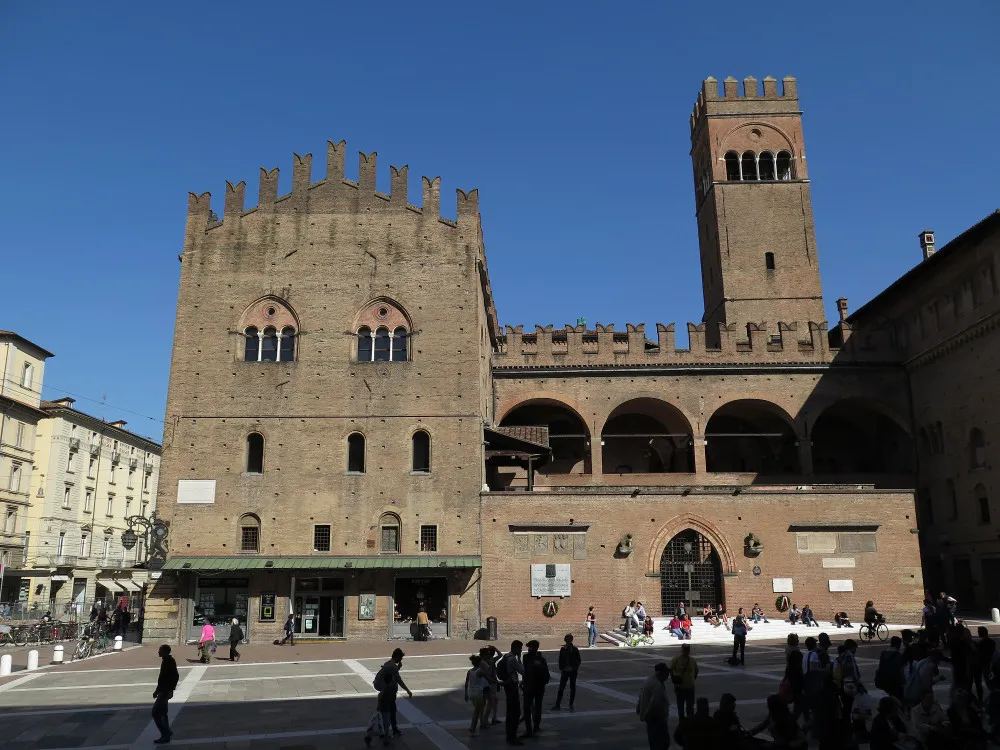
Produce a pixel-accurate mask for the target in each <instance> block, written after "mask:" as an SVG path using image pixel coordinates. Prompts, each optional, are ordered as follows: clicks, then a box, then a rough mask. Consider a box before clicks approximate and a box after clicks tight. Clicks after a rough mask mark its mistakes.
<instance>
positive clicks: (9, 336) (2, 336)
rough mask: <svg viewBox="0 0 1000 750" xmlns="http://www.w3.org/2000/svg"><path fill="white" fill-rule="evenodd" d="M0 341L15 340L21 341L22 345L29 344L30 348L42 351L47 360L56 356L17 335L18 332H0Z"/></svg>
mask: <svg viewBox="0 0 1000 750" xmlns="http://www.w3.org/2000/svg"><path fill="white" fill-rule="evenodd" d="M0 339H15V340H17V341H20V342H21V343H22V344H27V345H28V346H30V347H32V348H33V349H37V350H38V351H40V352H41V353H42V355H43V356H44V358H45V359H48V358H49V357H54V356H56V355H55V354H53V353H52V352H50V351H49V350H48V349H45V348H43V347H41V346H39V345H38V344H36V343H35V342H34V341H31V340H29V339H26V338H24V336H22V335H21V334H19V333H17V332H16V331H0Z"/></svg>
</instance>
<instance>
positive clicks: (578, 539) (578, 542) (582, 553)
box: [573, 534, 587, 560]
mask: <svg viewBox="0 0 1000 750" xmlns="http://www.w3.org/2000/svg"><path fill="white" fill-rule="evenodd" d="M573 559H574V560H586V559H587V535H586V534H574V535H573Z"/></svg>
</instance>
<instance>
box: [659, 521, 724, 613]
mask: <svg viewBox="0 0 1000 750" xmlns="http://www.w3.org/2000/svg"><path fill="white" fill-rule="evenodd" d="M721 601H722V564H721V562H720V561H719V555H718V553H717V552H716V551H715V550H714V549H713V547H712V543H711V542H710V541H709V540H708V539H706V538H705V537H704V536H702V535H701V534H699V533H698V532H696V531H691V530H688V531H682V532H681V533H680V534H678V535H677V536H675V537H674V538H673V539H671V540H670V541H669V542H668V543H667V546H666V547H665V548H664V550H663V555H662V556H661V557H660V606H661V607H662V613H663V615H665V616H670V615H673V613H674V612H676V611H677V607H678V605H679V604H680V603H681V602H684V603H685V604H686V605H687V610H688V614H689V615H691V616H692V618H694V616H695V613H696V612H697V611H698V610H700V609H701V608H702V607H704V606H705V605H706V604H710V605H715V604H718V603H719V602H721Z"/></svg>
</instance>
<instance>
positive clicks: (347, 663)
mask: <svg viewBox="0 0 1000 750" xmlns="http://www.w3.org/2000/svg"><path fill="white" fill-rule="evenodd" d="M826 630H827V632H830V631H829V629H826ZM756 632H757V631H756V630H755V631H754V633H756ZM754 633H751V637H750V642H749V643H748V646H747V664H746V666H745V667H730V666H728V665H727V664H726V663H725V658H726V657H727V656H728V655H729V653H730V648H731V647H729V646H728V644H700V645H694V646H693V648H692V652H693V655H694V657H695V658H696V660H697V661H698V662H699V666H700V675H699V678H698V683H697V691H698V694H699V695H700V696H705V697H707V698H709V700H710V701H711V702H712V704H713V706H714V705H715V704H716V703H717V701H718V698H719V696H720V695H721V694H722V693H723V692H731V693H733V694H734V695H736V697H737V699H738V711H739V714H740V717H741V719H742V721H743V724H744V725H745V726H751V725H752V724H754V723H756V722H757V721H759V720H760V719H761V718H763V716H764V715H765V702H766V698H767V696H768V695H769V694H771V693H773V692H775V691H776V690H777V686H778V683H779V682H780V680H781V676H782V673H783V670H784V652H783V647H782V644H781V643H780V642H775V641H766V640H764V639H762V638H757V639H755V638H754ZM831 635H832V636H833V637H834V641H835V642H838V641H840V640H842V639H843V638H846V637H847V634H846V633H844V634H843V635H838V633H837V632H836V630H835V629H834V630H833V632H832V633H831ZM852 635H853V634H852ZM397 645H401V647H402V648H403V649H404V651H406V653H407V655H406V657H405V659H404V661H403V669H402V672H401V675H402V677H403V679H404V680H405V681H406V683H407V684H408V686H409V687H410V688H411V689H412V690H413V692H414V697H413V699H412V700H407V699H405V698H401V699H400V700H399V702H398V710H399V721H400V728H401V729H402V731H403V736H402V737H400V738H398V739H397V740H394V741H393V742H392V747H395V748H397V750H434V749H437V748H444V749H445V750H462V749H463V748H470V749H478V748H483V749H484V750H493V749H494V748H500V747H505V745H504V734H503V727H502V725H500V726H496V727H491V728H490V729H489V730H487V731H485V732H482V733H481V736H479V737H475V738H473V737H470V735H469V732H468V723H469V716H470V709H469V706H468V705H467V704H466V703H465V701H464V696H463V684H464V679H465V673H466V671H467V670H468V668H469V662H468V654H469V653H471V652H472V651H473V650H475V649H478V648H479V647H480V646H481V645H482V644H481V643H479V642H464V641H444V640H442V641H431V642H428V643H403V644H396V643H385V642H384V641H383V642H371V643H355V642H348V643H326V644H315V645H314V644H300V645H296V646H295V647H289V646H285V647H280V646H271V645H259V646H258V645H244V646H242V647H241V649H240V650H241V653H242V654H243V659H242V660H241V662H240V663H238V664H233V663H230V662H229V661H228V660H224V659H218V658H216V659H214V660H213V661H212V663H211V664H209V665H204V664H200V663H197V662H196V661H195V660H194V655H195V654H194V649H193V648H191V647H184V646H176V647H174V655H175V657H176V658H177V663H178V667H179V669H180V675H181V682H180V684H179V686H178V689H177V691H176V693H175V696H174V699H173V700H172V701H171V704H170V706H171V724H172V727H173V730H174V733H175V734H174V738H173V741H172V742H171V745H172V746H179V747H192V748H199V749H200V748H205V749H211V750H215V749H222V748H225V749H227V750H256V749H257V748H280V749H283V750H310V749H312V748H320V747H322V748H328V747H330V746H334V747H338V748H339V747H358V748H362V747H364V745H363V743H362V735H363V734H364V730H365V727H366V726H367V724H368V720H369V719H370V717H371V715H372V712H373V711H374V707H375V705H374V704H375V690H374V689H373V688H372V686H371V683H372V679H373V677H374V673H375V672H376V671H377V670H378V668H379V666H380V665H381V664H382V663H383V662H384V661H385V659H387V658H388V656H389V654H390V653H391V651H392V649H393V648H395V647H396V646H397ZM557 645H558V641H557V640H556V639H547V640H546V641H545V642H544V643H543V649H544V650H545V652H546V657H547V658H548V661H549V664H550V668H551V669H552V671H553V673H554V678H555V679H556V680H557V679H558V674H557V672H558V670H557V669H556V666H555V663H556V654H555V653H554V651H553V649H554V647H555V646H557ZM678 646H679V644H677V643H676V641H675V644H673V645H669V646H653V647H648V648H628V647H614V646H611V645H605V646H601V647H598V648H593V649H587V648H584V649H581V652H582V657H583V665H582V667H581V670H580V678H579V682H578V694H577V698H576V702H575V706H574V708H575V710H574V711H573V712H572V713H570V712H569V711H568V710H565V709H566V708H567V707H568V696H567V697H566V698H564V700H563V707H564V710H563V711H560V712H558V713H556V712H552V711H549V707H550V706H551V705H552V704H553V703H554V699H555V693H556V688H557V684H555V683H553V684H550V685H549V687H548V690H547V691H546V698H545V702H544V705H545V708H546V713H545V714H544V716H543V719H542V733H541V735H540V736H539V737H538V738H537V739H533V740H530V741H528V742H529V743H530V744H528V745H527V746H528V747H534V748H540V749H542V750H549V749H550V748H569V747H582V746H590V747H595V748H602V747H643V746H645V743H646V739H645V728H644V726H643V725H642V724H640V723H639V722H638V720H637V719H636V716H635V702H636V697H637V695H638V692H639V690H640V688H641V686H642V681H643V680H644V679H645V678H646V677H647V676H648V675H649V674H651V672H652V667H653V665H654V664H655V663H656V662H658V661H669V659H670V658H671V657H672V656H674V655H675V654H676V653H678ZM881 648H882V646H880V645H877V644H873V645H870V646H862V647H861V648H860V650H859V657H860V659H859V663H860V666H861V667H862V671H863V676H864V679H865V680H866V681H867V682H869V683H870V681H871V679H872V677H873V674H874V669H875V666H876V664H877V659H878V655H879V653H880V651H881ZM155 649H156V644H148V645H146V646H142V647H137V648H133V649H131V650H128V651H125V652H122V653H116V654H112V655H108V656H104V657H93V658H90V659H87V660H84V661H81V662H77V663H73V664H66V665H63V666H59V667H51V668H48V669H41V670H38V671H32V672H21V673H18V674H15V675H13V676H12V677H10V678H6V679H5V680H3V681H2V682H0V745H2V747H3V748H4V750H28V748H31V749H32V750H34V749H36V748H48V749H52V748H77V749H79V748H83V749H84V750H96V749H97V748H104V749H110V750H116V749H121V750H125V748H149V747H152V741H153V739H155V738H156V737H157V736H158V734H157V732H156V729H155V727H154V726H153V725H152V723H151V720H150V706H151V703H152V693H153V689H154V687H155V683H156V677H157V671H158V658H157V656H156V653H155ZM227 654H228V649H223V648H220V649H219V653H218V655H217V656H225V655H227ZM947 689H948V683H947V682H945V683H943V684H942V686H941V690H942V691H943V696H944V695H945V694H946V692H947ZM713 710H714V709H713ZM503 711H504V706H503V701H502V700H501V705H500V718H501V721H502V719H503ZM675 726H676V716H674V717H672V719H671V727H672V728H673V727H675Z"/></svg>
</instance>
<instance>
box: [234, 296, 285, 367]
mask: <svg viewBox="0 0 1000 750" xmlns="http://www.w3.org/2000/svg"><path fill="white" fill-rule="evenodd" d="M238 330H239V333H240V335H241V336H242V338H243V345H242V347H241V351H240V352H239V356H240V358H241V359H242V360H243V361H244V362H294V361H295V348H296V346H295V339H296V338H297V337H298V334H299V324H298V320H297V318H296V317H295V313H293V312H292V310H291V308H290V307H289V306H288V304H287V303H286V302H284V301H283V300H279V299H277V298H276V297H265V298H263V299H260V300H257V301H256V302H254V303H253V304H252V305H250V307H248V308H247V309H246V311H245V312H244V313H243V316H242V318H241V319H240V324H239V329H238Z"/></svg>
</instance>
